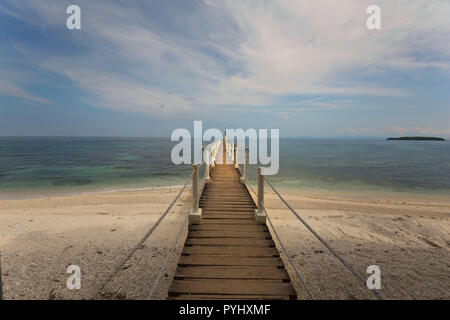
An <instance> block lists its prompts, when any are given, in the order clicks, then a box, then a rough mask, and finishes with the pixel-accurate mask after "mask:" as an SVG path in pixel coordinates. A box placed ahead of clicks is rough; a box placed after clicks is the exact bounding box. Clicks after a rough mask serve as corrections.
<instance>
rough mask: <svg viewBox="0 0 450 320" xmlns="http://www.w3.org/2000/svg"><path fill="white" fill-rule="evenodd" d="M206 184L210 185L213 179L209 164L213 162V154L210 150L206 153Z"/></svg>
mask: <svg viewBox="0 0 450 320" xmlns="http://www.w3.org/2000/svg"><path fill="white" fill-rule="evenodd" d="M205 156H206V159H205V183H209V182H210V181H211V178H210V177H209V164H210V162H211V152H210V151H209V150H206V152H205Z"/></svg>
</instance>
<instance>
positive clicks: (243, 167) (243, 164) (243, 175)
mask: <svg viewBox="0 0 450 320" xmlns="http://www.w3.org/2000/svg"><path fill="white" fill-rule="evenodd" d="M246 158H247V154H246V152H245V149H244V163H242V171H241V182H242V183H245V163H246V162H247V159H246Z"/></svg>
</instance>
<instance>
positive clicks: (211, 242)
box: [185, 237, 275, 246]
mask: <svg viewBox="0 0 450 320" xmlns="http://www.w3.org/2000/svg"><path fill="white" fill-rule="evenodd" d="M185 244H188V245H194V244H198V245H205V246H216V245H227V246H274V245H275V242H273V240H272V239H260V238H191V237H188V238H187V239H186V242H185Z"/></svg>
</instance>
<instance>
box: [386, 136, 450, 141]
mask: <svg viewBox="0 0 450 320" xmlns="http://www.w3.org/2000/svg"><path fill="white" fill-rule="evenodd" d="M386 140H432V141H445V139H444V138H438V137H399V138H387V139H386Z"/></svg>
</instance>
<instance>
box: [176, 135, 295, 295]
mask: <svg viewBox="0 0 450 320" xmlns="http://www.w3.org/2000/svg"><path fill="white" fill-rule="evenodd" d="M221 148H223V157H224V161H223V163H224V164H216V165H215V166H214V167H213V166H212V167H211V170H210V171H209V167H208V169H207V170H208V174H209V176H210V177H208V178H209V179H208V181H209V182H208V183H206V184H205V185H204V188H203V191H202V193H201V195H200V196H199V197H198V199H197V201H198V206H199V207H200V208H201V219H200V220H199V221H193V222H191V223H190V224H189V232H188V235H187V239H186V241H185V243H184V247H183V251H182V253H181V256H180V258H179V260H178V265H177V269H176V271H175V275H174V279H173V281H172V284H171V286H170V288H169V299H296V298H297V294H296V292H295V290H294V288H293V286H292V284H291V279H290V277H289V274H288V273H287V271H286V269H285V266H284V264H283V261H282V260H281V258H280V254H279V252H278V250H277V248H276V246H275V243H274V241H273V240H272V236H271V234H270V232H269V230H268V228H267V226H266V224H265V223H260V222H257V221H256V220H255V209H256V208H257V206H256V205H255V202H254V201H253V198H252V197H251V195H250V193H249V191H248V189H247V187H246V185H245V184H244V183H242V179H240V178H241V175H240V172H239V170H238V169H237V168H236V166H235V165H234V164H233V162H231V164H226V161H225V158H226V157H227V154H229V152H228V153H227V150H226V143H223V144H222V145H221ZM234 152H236V151H234ZM234 154H235V155H236V153H234ZM228 163H230V162H229V161H228ZM196 174H197V175H198V171H197V172H196ZM195 186H196V187H197V186H198V185H197V184H195ZM195 200H196V199H195V193H194V208H195Z"/></svg>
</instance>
